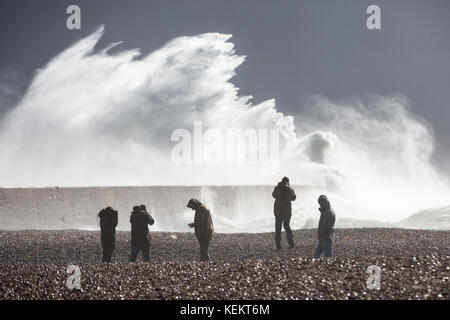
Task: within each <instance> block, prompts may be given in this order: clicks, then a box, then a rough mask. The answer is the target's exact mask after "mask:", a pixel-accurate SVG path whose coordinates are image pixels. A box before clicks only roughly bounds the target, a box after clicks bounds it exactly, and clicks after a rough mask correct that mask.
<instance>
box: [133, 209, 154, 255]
mask: <svg viewBox="0 0 450 320" xmlns="http://www.w3.org/2000/svg"><path fill="white" fill-rule="evenodd" d="M130 223H131V254H130V259H129V261H130V262H135V261H136V258H137V256H138V254H139V252H140V251H142V256H143V258H144V261H146V262H149V261H150V249H151V243H150V233H149V231H148V225H153V224H154V223H155V220H153V218H152V216H151V215H150V214H149V213H148V212H147V209H146V207H145V205H143V204H141V205H140V206H134V207H133V211H132V212H131V216H130Z"/></svg>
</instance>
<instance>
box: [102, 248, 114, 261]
mask: <svg viewBox="0 0 450 320" xmlns="http://www.w3.org/2000/svg"><path fill="white" fill-rule="evenodd" d="M113 250H114V248H111V247H110V246H104V247H103V257H102V262H111V255H112V253H113Z"/></svg>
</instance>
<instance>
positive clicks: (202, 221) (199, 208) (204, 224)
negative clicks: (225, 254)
mask: <svg viewBox="0 0 450 320" xmlns="http://www.w3.org/2000/svg"><path fill="white" fill-rule="evenodd" d="M187 207H188V208H191V209H192V210H195V217H194V222H193V223H189V224H188V226H189V227H190V228H195V236H196V237H197V240H198V243H199V244H200V261H208V260H209V254H208V247H209V243H210V241H211V239H212V235H213V233H214V225H213V222H212V219H211V212H210V211H209V209H208V208H207V207H205V205H204V204H203V203H201V202H200V201H198V200H197V199H191V200H189V202H188V204H187Z"/></svg>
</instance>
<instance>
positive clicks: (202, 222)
mask: <svg viewBox="0 0 450 320" xmlns="http://www.w3.org/2000/svg"><path fill="white" fill-rule="evenodd" d="M194 209H195V216H194V228H195V236H196V237H197V239H198V241H202V240H210V239H211V237H212V235H213V233H214V225H213V222H212V219H211V212H210V211H209V209H208V208H206V207H205V206H204V205H203V204H201V203H199V204H198V205H197V207H196V208H194Z"/></svg>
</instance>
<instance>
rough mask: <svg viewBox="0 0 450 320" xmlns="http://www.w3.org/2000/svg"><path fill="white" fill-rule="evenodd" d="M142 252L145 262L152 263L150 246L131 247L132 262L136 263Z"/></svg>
mask: <svg viewBox="0 0 450 320" xmlns="http://www.w3.org/2000/svg"><path fill="white" fill-rule="evenodd" d="M140 251H142V257H143V258H144V261H145V262H150V244H149V245H142V246H133V245H132V246H131V255H130V259H129V261H130V262H135V261H136V258H137V256H138V254H139V252H140Z"/></svg>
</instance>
